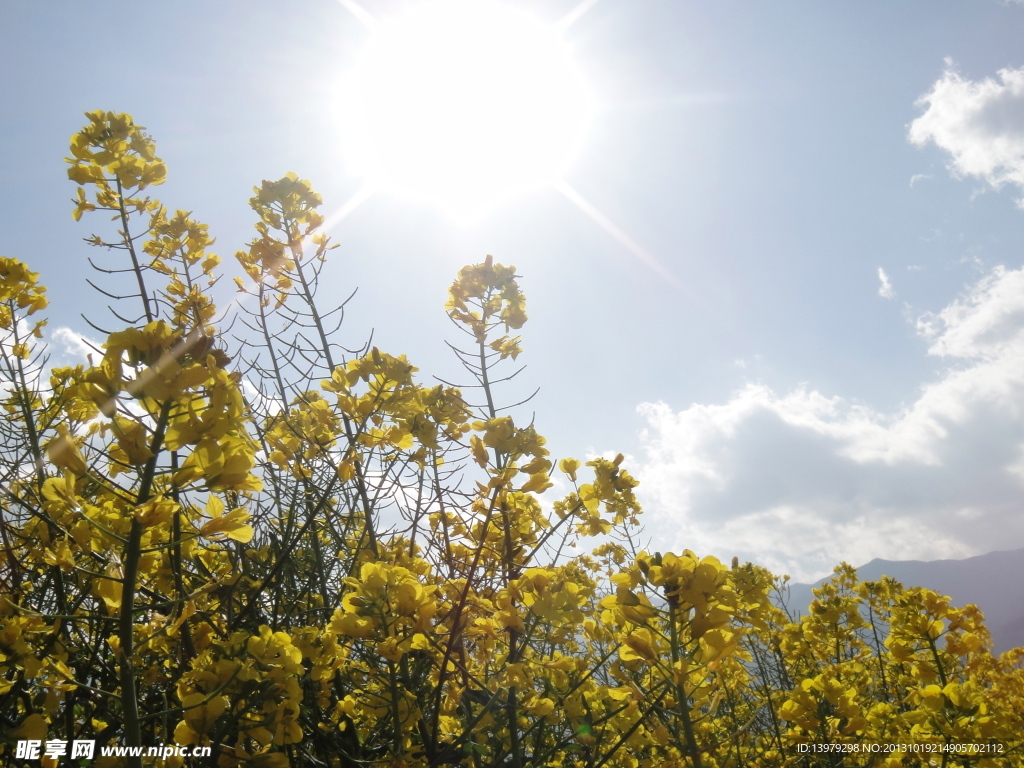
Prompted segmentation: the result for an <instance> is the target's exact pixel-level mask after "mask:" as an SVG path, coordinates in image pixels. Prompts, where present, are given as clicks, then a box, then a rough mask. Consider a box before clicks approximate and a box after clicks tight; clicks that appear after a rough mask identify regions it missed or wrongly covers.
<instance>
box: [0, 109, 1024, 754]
mask: <svg viewBox="0 0 1024 768" xmlns="http://www.w3.org/2000/svg"><path fill="white" fill-rule="evenodd" d="M88 119H89V122H88V124H87V125H86V126H85V127H84V128H83V129H82V131H81V132H80V133H78V134H76V135H75V136H74V137H73V138H72V141H71V156H70V158H69V163H70V168H69V171H68V176H69V177H70V179H71V181H72V182H74V183H75V184H76V185H77V198H76V200H75V208H74V211H73V214H74V217H75V218H76V219H79V218H81V217H83V216H86V215H87V214H88V215H89V217H90V218H94V216H93V214H94V212H95V213H100V212H102V213H104V214H106V215H107V217H108V218H110V219H112V223H111V224H105V225H104V226H106V234H99V235H95V236H93V237H92V238H91V239H90V242H91V243H92V244H93V245H94V246H96V247H97V252H98V256H97V258H96V266H97V267H98V268H99V269H100V271H101V273H102V274H101V279H100V285H99V286H98V287H99V289H100V291H101V293H105V294H106V296H107V297H108V298H111V299H112V300H113V301H114V310H115V312H116V316H117V317H118V318H119V321H118V322H119V323H120V324H121V325H120V326H119V327H118V328H116V329H114V330H113V331H112V332H111V331H110V330H109V329H107V330H105V331H104V332H103V333H104V336H105V342H104V344H103V346H102V348H100V349H97V350H96V351H95V354H94V355H93V356H91V358H90V360H89V362H88V364H87V365H78V366H75V367H65V368H51V367H50V366H49V365H48V364H47V359H46V349H45V345H44V344H43V342H42V340H41V339H42V336H43V334H42V329H43V325H44V321H43V320H42V319H40V318H41V316H42V313H43V311H44V310H45V308H46V304H47V302H46V295H45V289H44V288H43V287H42V286H41V285H40V283H39V276H38V275H37V274H35V273H34V272H31V271H30V270H29V268H28V267H26V266H25V265H24V264H23V263H21V262H20V261H17V260H14V259H10V258H3V259H0V358H2V360H0V379H2V383H0V396H2V398H3V407H4V410H5V413H4V417H3V419H2V420H0V473H2V474H3V476H2V479H0V489H2V501H0V513H2V518H0V750H2V758H0V759H2V761H3V762H4V764H5V765H13V766H22V765H24V766H30V765H44V766H54V765H58V764H69V765H74V764H80V765H93V766H97V768H105V767H106V766H114V765H127V766H141V765H144V764H153V765H157V764H159V765H167V766H171V767H172V768H173V766H177V765H195V766H199V765H204V766H206V765H208V766H223V767H224V768H228V767H230V766H247V767H248V766H251V767H252V768H286V766H293V767H294V768H305V767H306V766H309V767H315V766H330V767H331V768H341V767H342V766H344V767H346V768H349V767H352V768H354V767H355V766H380V767H381V768H383V767H384V766H389V767H392V768H398V767H400V766H401V767H404V768H426V767H427V766H430V767H431V768H439V767H440V766H467V767H468V766H472V767H473V768H498V766H501V767H502V768H506V767H507V768H527V767H530V768H542V767H543V768H547V767H548V766H550V767H552V768H554V767H556V766H564V767H565V768H569V767H570V766H571V767H574V768H575V767H578V768H604V767H605V766H607V767H608V768H682V767H683V766H687V767H690V766H692V767H693V768H701V767H704V768H740V767H741V766H748V767H749V768H770V767H772V768H773V767H775V766H780V767H781V766H804V767H807V768H810V767H812V766H879V768H881V767H883V766H885V767H886V768H894V767H895V766H947V765H948V766H978V767H979V768H981V767H985V766H988V767H990V768H1011V767H1012V766H1024V747H1022V745H1021V735H1022V734H1024V650H1018V651H1013V652H1010V653H1008V654H1005V655H1003V656H1002V657H1001V658H996V657H994V656H993V655H992V654H991V653H990V652H989V650H988V647H989V637H988V634H987V631H986V629H985V625H984V622H983V618H982V616H981V614H980V612H979V611H978V610H977V609H976V608H975V607H974V606H966V607H955V606H952V605H950V604H949V600H948V599H947V598H944V597H943V596H941V595H938V594H935V593H932V592H930V591H928V590H925V589H920V588H907V587H904V586H902V585H900V584H898V583H896V582H894V581H891V580H883V581H881V582H863V583H862V582H860V581H858V579H857V576H856V573H855V572H854V571H853V570H852V569H850V568H849V567H846V566H840V567H838V568H837V569H836V572H835V575H834V577H833V578H832V580H831V581H830V582H829V583H828V584H826V585H825V586H824V587H822V588H821V589H820V590H818V594H817V598H816V600H815V601H814V603H813V604H812V605H811V606H810V609H809V611H807V612H806V615H804V616H803V617H802V618H798V617H796V616H795V614H790V613H789V612H787V610H786V609H785V608H784V602H783V598H784V595H785V586H784V582H783V581H782V580H779V579H777V578H775V577H774V576H773V575H772V574H770V573H768V572H767V571H766V570H764V569H763V568H760V567H758V566H756V565H753V564H742V565H741V564H739V563H738V562H736V561H733V563H732V564H731V565H725V564H723V563H721V562H719V561H718V560H716V559H715V558H713V557H700V556H699V555H697V554H694V553H693V552H690V551H684V552H682V553H677V554H672V553H651V552H646V551H639V549H638V547H637V546H635V545H634V542H635V541H636V540H637V534H638V531H639V527H638V526H639V518H640V512H641V510H640V507H639V505H638V504H637V501H636V498H635V496H634V488H635V487H636V486H637V481H636V480H635V479H634V478H633V477H632V476H630V474H629V473H628V472H627V471H626V469H625V468H624V467H623V466H622V457H621V456H620V457H618V458H616V459H615V460H614V461H607V460H604V459H595V460H593V461H589V462H587V463H586V464H585V465H584V464H582V463H581V462H580V461H577V460H575V459H571V458H564V459H561V460H560V461H557V463H556V462H555V461H554V460H553V459H552V458H551V457H550V456H549V452H548V450H547V449H546V448H545V440H544V437H543V436H542V435H541V434H540V433H539V432H538V431H537V429H536V428H535V426H534V425H533V424H532V423H531V424H525V425H524V424H522V423H517V421H516V420H515V417H514V416H512V415H508V413H509V410H508V409H507V408H506V405H507V404H506V403H503V402H501V401H499V399H498V394H499V392H500V391H501V387H500V384H501V383H502V381H503V380H505V379H507V377H508V376H510V375H512V374H513V373H515V365H516V363H515V360H516V358H517V357H518V356H519V354H520V353H521V349H520V344H519V337H518V336H516V335H515V333H516V331H517V330H518V329H520V328H521V327H522V326H523V324H524V323H525V321H526V312H525V298H524V296H523V294H522V292H521V291H520V288H519V285H518V283H517V275H516V274H515V268H514V267H511V266H503V265H501V264H497V263H494V262H493V261H492V260H491V259H490V258H489V257H488V258H487V259H486V260H485V261H484V262H482V263H480V264H476V265H472V266H467V267H465V268H464V269H462V270H461V271H460V272H459V274H458V276H457V277H456V279H455V282H454V283H453V284H452V287H451V290H450V294H449V299H448V303H447V307H446V309H447V312H448V314H449V315H450V317H451V318H452V320H454V321H455V323H456V325H457V326H458V327H459V328H461V330H462V331H464V335H463V336H462V337H461V339H460V340H459V341H458V343H456V344H454V345H453V347H454V348H455V350H456V353H457V354H458V356H459V359H460V360H461V362H462V364H463V366H464V368H465V371H466V382H465V385H464V386H462V387H461V388H455V387H452V386H447V385H436V386H430V385H425V384H421V383H420V382H419V381H418V379H417V377H416V372H417V369H416V368H415V367H413V365H411V364H410V363H409V362H408V361H407V360H406V358H405V357H404V356H402V355H398V356H394V355H391V354H388V353H385V352H383V351H381V350H379V349H377V348H375V347H373V348H362V349H359V350H355V351H352V350H346V349H344V348H343V347H341V346H340V344H339V341H338V339H337V334H336V333H335V332H336V331H337V328H338V325H339V324H340V322H339V313H338V310H335V311H334V312H324V311H322V310H321V308H320V306H319V305H318V304H317V301H316V292H317V286H318V279H319V275H320V269H321V267H322V266H323V264H324V260H325V258H326V256H327V254H328V252H329V251H330V249H331V248H332V245H331V244H330V242H329V241H328V239H327V238H326V236H324V235H323V234H321V233H320V232H319V230H320V227H321V225H322V224H323V217H322V215H321V214H320V213H318V212H317V208H318V206H319V205H320V197H319V195H317V194H316V193H315V192H314V191H313V189H312V188H311V186H310V184H309V182H307V181H304V180H302V179H299V178H297V177H296V176H294V175H288V176H286V177H284V178H282V179H280V180H278V181H264V182H263V183H262V185H261V186H259V187H257V188H255V194H254V197H253V198H252V200H251V201H250V204H251V206H252V209H253V210H254V211H255V214H256V217H257V220H256V225H255V236H254V237H253V239H252V241H251V242H250V243H249V244H248V245H247V246H246V247H245V248H244V249H242V250H240V251H239V252H238V253H237V254H236V257H237V259H238V261H239V262H240V264H241V266H242V268H243V270H244V273H245V275H246V279H242V278H239V279H238V280H237V282H238V288H239V291H241V292H242V293H243V294H244V296H243V299H244V300H242V301H239V302H238V309H237V311H236V315H237V316H236V317H235V319H234V325H233V326H232V329H231V331H230V333H229V332H227V329H225V328H223V327H217V326H216V325H215V324H214V323H215V318H216V317H217V315H218V313H217V310H216V308H215V306H214V304H213V302H212V301H211V299H210V298H209V296H208V293H207V292H208V291H209V289H210V287H211V286H212V285H213V284H214V283H215V282H216V281H217V280H218V275H219V271H218V267H219V261H220V259H219V258H218V257H217V256H216V255H214V254H213V253H212V252H210V251H209V247H210V245H211V243H212V238H211V236H210V235H209V234H208V230H207V225H206V224H203V223H200V222H199V221H197V220H195V219H193V218H192V216H191V214H189V213H186V212H185V211H181V210H178V211H176V212H171V211H170V210H168V209H166V208H165V207H164V206H163V205H162V204H161V203H160V201H158V200H156V199H155V198H152V197H149V196H147V195H146V194H145V193H146V190H147V189H148V188H149V187H151V186H154V185H158V184H160V183H161V182H163V180H164V178H165V174H166V169H165V167H164V164H163V163H162V162H161V160H160V159H159V158H158V157H157V155H156V151H155V144H154V142H153V140H152V139H151V138H150V137H149V136H148V135H147V134H146V133H145V132H144V131H143V129H142V128H141V127H140V126H138V125H136V124H135V123H134V122H133V120H132V118H131V117H130V116H128V115H124V114H115V113H109V112H93V113H90V114H88ZM102 219H103V217H100V219H99V220H100V221H102ZM556 472H557V473H560V475H561V476H563V477H564V478H565V481H566V483H567V484H568V485H569V486H571V488H572V491H571V492H570V493H569V494H568V495H567V496H566V497H565V498H562V499H560V500H557V501H554V502H553V504H552V503H547V504H546V506H542V504H541V501H540V494H543V493H544V491H546V490H548V489H549V488H550V487H551V485H552V482H551V477H552V475H553V473H556ZM84 739H88V740H92V741H94V742H95V743H96V744H97V745H99V746H103V745H128V746H151V745H162V744H177V745H192V746H209V747H210V748H211V749H210V754H209V756H208V757H202V758H183V757H180V756H170V757H167V758H166V759H163V758H154V757H146V756H128V757H113V756H101V755H100V752H99V751H98V750H97V752H96V755H95V757H93V758H92V759H91V760H89V759H71V758H69V757H58V756H55V755H54V754H53V750H51V754H50V756H46V755H45V754H43V755H42V756H41V757H39V758H37V759H30V758H28V757H26V756H24V754H23V756H21V757H19V754H18V752H17V746H16V745H18V743H19V742H21V743H25V742H27V741H29V740H32V741H36V742H39V743H40V744H42V745H44V746H45V745H46V744H48V743H57V744H59V743H61V742H64V743H69V742H72V741H75V740H84Z"/></svg>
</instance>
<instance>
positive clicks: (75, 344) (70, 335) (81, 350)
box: [53, 327, 103, 359]
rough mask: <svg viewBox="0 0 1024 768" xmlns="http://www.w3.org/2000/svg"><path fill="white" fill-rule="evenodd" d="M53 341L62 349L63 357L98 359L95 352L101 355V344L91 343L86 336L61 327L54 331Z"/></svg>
mask: <svg viewBox="0 0 1024 768" xmlns="http://www.w3.org/2000/svg"><path fill="white" fill-rule="evenodd" d="M53 340H54V341H56V342H59V343H60V345H61V346H62V347H63V348H64V354H65V355H69V356H71V357H78V358H83V359H88V357H89V355H93V356H94V357H98V356H97V352H100V353H101V354H102V348H103V345H102V344H100V343H99V342H96V341H93V340H91V339H90V338H88V337H87V336H83V335H82V334H80V333H79V332H78V331H73V330H71V329H70V328H63V327H62V328H56V329H54V331H53Z"/></svg>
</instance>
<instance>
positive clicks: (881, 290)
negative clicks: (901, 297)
mask: <svg viewBox="0 0 1024 768" xmlns="http://www.w3.org/2000/svg"><path fill="white" fill-rule="evenodd" d="M878 282H879V283H881V285H879V286H878V295H879V296H881V297H882V298H883V299H891V298H894V297H895V296H896V291H894V290H893V288H892V281H890V280H889V276H888V275H887V274H885V270H884V269H882V268H881V267H879V268H878Z"/></svg>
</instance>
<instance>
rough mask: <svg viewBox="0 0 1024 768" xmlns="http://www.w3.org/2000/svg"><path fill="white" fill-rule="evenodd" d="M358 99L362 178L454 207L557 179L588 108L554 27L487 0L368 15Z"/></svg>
mask: <svg viewBox="0 0 1024 768" xmlns="http://www.w3.org/2000/svg"><path fill="white" fill-rule="evenodd" d="M356 101H357V110H358V112H359V116H360V117H361V120H360V123H361V126H360V131H359V132H360V134H362V135H361V137H360V138H361V140H360V141H359V142H358V144H359V145H361V146H360V147H359V148H358V150H357V152H358V154H359V155H360V157H359V160H360V161H361V165H362V170H363V172H364V173H366V175H367V176H368V177H369V180H370V183H371V184H372V185H373V186H374V187H376V188H381V189H385V190H388V191H392V192H396V193H399V194H411V195H415V196H418V197H423V198H427V199H430V200H432V201H434V202H436V203H438V204H440V205H441V206H443V207H444V208H446V209H448V210H449V211H450V212H452V213H454V214H456V215H460V216H474V215H477V214H479V213H480V212H482V211H484V210H486V209H487V208H491V207H493V206H494V205H495V204H496V203H498V202H500V201H502V200H504V199H507V198H509V197H511V196H514V195H517V194H521V193H522V192H524V191H526V190H529V189H535V188H537V187H540V186H543V185H546V184H550V183H553V182H555V181H557V179H558V178H559V177H560V176H561V174H562V173H563V172H564V171H565V169H566V167H567V165H568V164H569V163H570V162H571V161H572V159H573V156H574V154H575V153H576V151H577V150H578V148H579V145H580V143H581V141H582V138H583V135H584V132H585V129H586V126H587V122H588V119H589V116H590V112H591V100H590V98H589V94H588V91H587V88H586V86H585V84H584V81H583V79H582V77H581V76H580V74H579V72H578V70H577V69H576V67H575V66H574V64H573V62H572V61H571V58H570V55H569V51H568V49H567V47H566V46H565V44H564V43H563V42H562V40H561V38H560V37H559V35H558V33H557V32H556V31H555V30H554V29H552V28H550V27H547V26H545V25H543V24H541V23H539V22H537V21H535V20H534V19H532V18H530V17H529V16H526V15H524V14H523V13H521V12H519V11H518V10H515V9H513V8H511V7H509V6H506V5H502V4H500V3H497V2H492V1H491V0H428V1H427V2H424V3H422V4H420V5H418V6H416V7H415V8H414V9H413V10H411V11H410V12H408V13H407V14H405V15H403V16H400V17H397V18H395V19H392V20H387V21H384V22H383V23H381V24H379V25H376V28H375V29H374V34H373V37H372V39H371V41H370V43H369V45H368V46H367V48H366V50H365V52H364V55H363V57H362V59H361V62H360V65H359V67H358V70H357V72H356Z"/></svg>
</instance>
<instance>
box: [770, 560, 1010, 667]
mask: <svg viewBox="0 0 1024 768" xmlns="http://www.w3.org/2000/svg"><path fill="white" fill-rule="evenodd" d="M857 576H858V577H859V578H860V579H861V580H862V581H865V580H866V581H877V580H878V579H880V578H881V577H882V576H891V577H892V578H894V579H896V580H897V581H899V582H900V583H902V584H903V586H905V587H925V588H927V589H930V590H933V591H935V592H938V593H940V594H942V595H947V596H949V597H950V598H951V599H952V602H953V605H956V606H963V605H967V604H968V603H974V604H975V605H977V606H978V607H979V608H981V610H982V611H983V612H984V614H985V624H986V625H987V626H988V629H989V632H991V633H992V641H993V643H994V645H995V648H994V651H995V652H996V653H1002V652H1003V651H1007V650H1009V649H1010V648H1015V647H1017V646H1021V645H1024V549H1015V550H1012V551H1008V552H989V553H988V554H987V555H978V556H977V557H969V558H967V559H966V560H932V561H930V562H924V561H921V560H872V561H871V562H870V563H868V564H867V565H862V566H861V567H859V568H858V569H857ZM825 581H826V579H822V580H821V581H819V582H817V583H816V584H791V585H790V595H789V599H788V601H787V602H788V604H789V609H790V613H793V614H795V613H797V612H799V613H801V614H802V613H806V611H807V606H808V605H810V603H811V600H812V599H813V597H814V595H812V594H811V589H812V588H813V587H817V586H820V585H821V584H822V583H824V582H825Z"/></svg>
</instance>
